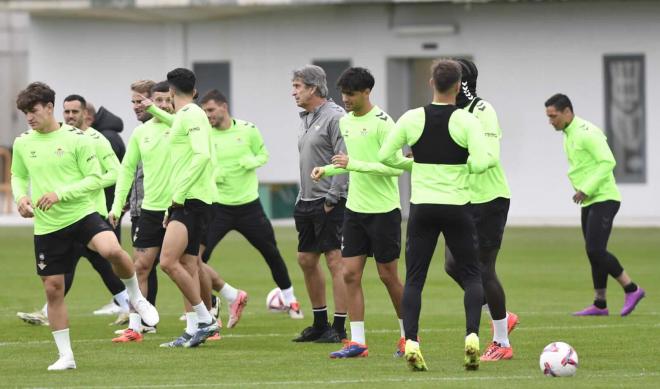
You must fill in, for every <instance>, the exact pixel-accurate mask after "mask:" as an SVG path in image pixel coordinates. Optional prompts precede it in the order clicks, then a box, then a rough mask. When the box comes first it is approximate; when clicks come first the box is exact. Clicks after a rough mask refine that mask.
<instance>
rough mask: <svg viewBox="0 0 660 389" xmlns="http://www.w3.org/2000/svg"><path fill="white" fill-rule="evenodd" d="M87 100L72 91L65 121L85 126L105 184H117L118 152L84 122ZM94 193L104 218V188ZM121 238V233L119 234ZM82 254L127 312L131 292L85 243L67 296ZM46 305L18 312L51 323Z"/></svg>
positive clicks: (69, 281) (66, 283) (30, 319)
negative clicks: (30, 311) (29, 310)
mask: <svg viewBox="0 0 660 389" xmlns="http://www.w3.org/2000/svg"><path fill="white" fill-rule="evenodd" d="M86 103H87V102H86V100H85V98H84V97H82V96H80V95H69V96H67V97H66V98H65V99H64V122H65V123H66V124H68V125H70V126H72V127H74V128H77V129H80V130H82V131H83V132H84V133H85V134H86V135H88V136H89V137H90V138H91V139H92V143H93V145H94V148H95V150H96V157H97V158H98V160H99V162H100V164H101V170H102V172H103V174H102V176H101V180H102V183H101V185H102V186H103V188H106V187H109V186H114V183H115V180H116V179H117V170H118V167H119V160H118V159H117V156H116V155H115V153H114V151H113V150H112V147H111V146H110V142H108V140H107V139H106V138H105V137H104V136H103V135H101V134H100V133H99V132H98V131H96V130H95V129H93V128H91V127H89V126H87V124H86V123H85V111H86ZM94 196H95V204H96V211H97V212H98V213H99V215H101V216H102V217H103V218H107V216H108V211H107V209H106V200H105V193H104V191H103V190H102V189H101V190H98V191H97V193H96V194H95V195H94ZM117 239H119V236H117ZM80 256H84V257H86V258H87V259H88V260H89V262H90V263H91V265H92V267H93V268H94V269H95V270H96V271H97V272H98V273H99V275H100V276H101V279H102V280H103V283H104V284H105V286H106V288H107V289H108V290H109V291H110V294H111V295H112V296H113V300H114V301H116V302H117V303H118V305H119V307H120V312H119V314H120V315H119V316H120V317H119V318H118V320H122V316H124V315H128V309H129V307H128V294H127V293H126V287H125V286H124V284H123V283H122V282H121V281H120V280H119V278H117V275H115V273H114V272H113V271H112V266H111V265H110V263H109V262H108V261H106V260H105V259H104V258H103V257H101V256H100V255H99V253H97V252H95V251H92V250H90V249H88V248H86V247H85V246H84V245H82V244H80V245H77V257H76V259H75V260H74V264H73V270H72V271H71V272H70V273H67V274H65V276H64V295H65V296H66V295H67V294H68V293H69V290H70V289H71V286H72V285H73V279H74V276H75V270H76V266H77V264H78V260H79V259H80ZM46 311H47V306H46V305H44V307H43V309H42V310H40V311H36V312H32V313H23V312H18V313H17V316H18V317H19V318H21V319H22V320H23V321H25V322H27V323H30V324H42V325H48V317H47V316H46Z"/></svg>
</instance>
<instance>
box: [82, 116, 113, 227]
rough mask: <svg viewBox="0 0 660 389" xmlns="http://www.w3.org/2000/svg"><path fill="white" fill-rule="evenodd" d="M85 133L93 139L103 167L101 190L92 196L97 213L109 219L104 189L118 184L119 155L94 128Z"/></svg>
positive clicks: (97, 156)
mask: <svg viewBox="0 0 660 389" xmlns="http://www.w3.org/2000/svg"><path fill="white" fill-rule="evenodd" d="M83 132H84V133H85V134H86V135H88V136H90V137H91V138H92V143H93V144H94V148H95V149H96V158H98V160H99V164H100V165H101V189H99V190H98V191H97V193H96V194H93V195H92V196H93V197H94V198H95V201H96V211H97V212H98V213H99V214H100V215H101V216H103V217H108V209H107V208H106V207H107V205H106V201H105V191H104V190H103V188H107V187H109V186H113V185H115V183H116V182H117V174H118V173H119V167H120V162H119V158H117V154H115V152H114V150H112V145H110V141H109V140H108V139H107V138H106V137H105V136H103V134H101V133H100V132H98V131H96V130H95V129H93V128H92V127H89V128H88V129H86V130H84V131H83Z"/></svg>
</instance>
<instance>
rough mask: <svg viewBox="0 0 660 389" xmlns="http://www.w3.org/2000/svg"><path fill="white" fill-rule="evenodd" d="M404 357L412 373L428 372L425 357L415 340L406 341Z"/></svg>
mask: <svg viewBox="0 0 660 389" xmlns="http://www.w3.org/2000/svg"><path fill="white" fill-rule="evenodd" d="M404 357H405V358H406V361H407V362H408V367H409V368H410V370H412V371H427V370H428V369H429V368H428V367H426V362H424V357H423V356H422V352H421V351H420V349H419V343H418V342H415V341H414V340H410V339H408V340H407V341H406V347H405V351H404Z"/></svg>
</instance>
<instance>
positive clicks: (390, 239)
mask: <svg viewBox="0 0 660 389" xmlns="http://www.w3.org/2000/svg"><path fill="white" fill-rule="evenodd" d="M374 84H375V81H374V77H373V76H372V75H371V73H370V72H369V70H367V69H365V68H360V67H353V68H348V69H347V70H345V71H344V72H343V73H342V75H341V76H340V77H339V80H338V81H337V87H338V88H339V90H340V91H341V96H342V100H343V102H344V106H345V107H346V110H347V111H348V112H349V113H348V115H346V116H344V117H343V118H341V120H339V129H340V130H341V135H342V137H343V138H344V142H345V143H346V150H347V152H348V154H338V155H335V156H334V157H332V162H333V164H332V165H327V166H323V167H317V168H315V169H314V171H313V172H312V178H313V179H314V180H318V179H320V178H321V177H324V176H333V175H336V174H339V173H346V172H348V173H349V182H350V185H349V186H348V198H347V201H346V213H345V214H344V224H343V227H342V250H341V251H342V257H343V261H344V279H345V281H346V291H347V295H348V317H349V319H350V326H351V341H350V342H348V343H347V344H345V345H344V347H343V348H342V349H340V350H339V351H335V352H333V353H330V358H352V357H366V356H368V355H369V350H368V348H367V342H366V337H365V330H364V294H363V292H362V274H363V272H364V267H365V265H366V262H367V257H372V256H373V257H374V259H375V260H376V269H377V270H378V275H379V276H380V279H381V281H382V282H383V284H384V285H385V287H386V288H387V291H388V293H389V295H390V299H391V300H392V305H394V310H395V311H396V314H397V318H398V319H399V328H400V330H401V338H400V340H399V342H398V347H397V351H396V353H395V355H396V356H403V353H400V354H399V351H400V349H402V348H403V347H404V345H405V337H404V335H405V334H404V332H403V320H402V319H401V298H402V296H403V285H402V283H401V280H400V279H399V275H398V270H397V264H398V261H399V254H400V253H401V210H400V200H399V185H398V179H397V177H398V176H399V175H401V173H403V170H401V169H394V168H391V167H388V166H385V165H383V164H381V163H380V162H378V151H379V150H380V147H381V146H382V144H383V142H384V141H385V138H386V136H387V134H389V133H390V132H391V131H392V130H393V128H394V121H393V120H392V119H391V118H390V117H389V116H388V115H387V114H386V113H385V112H384V111H383V110H381V109H380V108H379V107H377V106H375V105H374V104H373V103H372V102H371V101H370V99H369V95H370V94H371V91H372V90H373V88H374ZM399 155H400V154H399ZM412 163H413V160H412V159H410V158H404V157H403V155H401V158H400V161H397V166H400V167H401V168H402V169H406V170H408V171H410V170H411V169H412Z"/></svg>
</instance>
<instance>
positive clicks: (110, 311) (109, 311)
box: [94, 300, 121, 316]
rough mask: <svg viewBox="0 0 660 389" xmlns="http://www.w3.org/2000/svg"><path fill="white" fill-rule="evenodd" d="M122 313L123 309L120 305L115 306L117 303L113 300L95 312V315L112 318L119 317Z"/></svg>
mask: <svg viewBox="0 0 660 389" xmlns="http://www.w3.org/2000/svg"><path fill="white" fill-rule="evenodd" d="M120 312H121V308H120V307H119V305H117V304H115V301H114V300H112V301H110V303H109V304H106V305H104V306H102V307H101V308H99V309H97V310H96V311H94V314H95V315H102V316H112V315H117V314H119V313H120Z"/></svg>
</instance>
